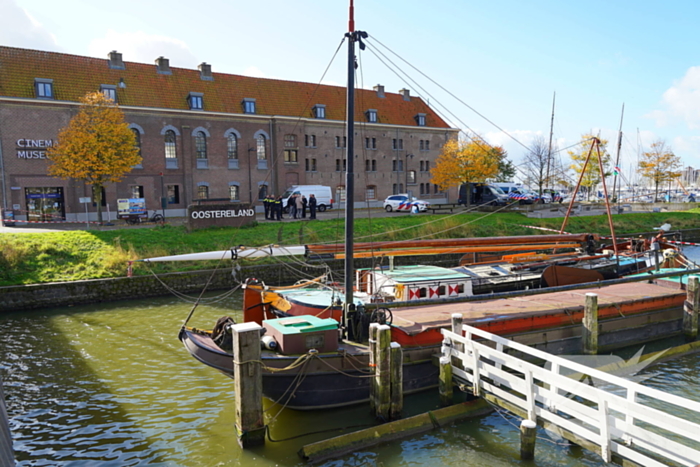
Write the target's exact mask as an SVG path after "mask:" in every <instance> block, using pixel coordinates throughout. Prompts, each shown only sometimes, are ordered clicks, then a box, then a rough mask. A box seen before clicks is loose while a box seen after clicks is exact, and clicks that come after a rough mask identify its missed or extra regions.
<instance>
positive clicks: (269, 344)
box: [260, 336, 277, 350]
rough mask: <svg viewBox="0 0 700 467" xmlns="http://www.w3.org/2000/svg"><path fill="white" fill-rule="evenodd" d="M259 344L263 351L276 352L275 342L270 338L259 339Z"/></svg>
mask: <svg viewBox="0 0 700 467" xmlns="http://www.w3.org/2000/svg"><path fill="white" fill-rule="evenodd" d="M260 343H261V344H262V348H263V349H267V350H277V341H276V340H275V338H274V337H272V336H263V337H262V339H260Z"/></svg>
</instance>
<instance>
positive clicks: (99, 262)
mask: <svg viewBox="0 0 700 467" xmlns="http://www.w3.org/2000/svg"><path fill="white" fill-rule="evenodd" d="M698 212H700V211H698ZM698 212H693V211H686V212H672V213H641V214H624V215H621V216H615V230H616V232H617V233H618V234H625V233H637V232H649V231H651V230H652V228H653V227H656V226H659V225H661V224H663V223H664V222H669V223H670V224H671V225H672V226H673V228H674V229H691V228H698V227H699V226H700V224H699V223H698V217H699V216H698ZM561 223H562V218H553V219H528V218H526V217H524V216H523V215H522V214H519V213H498V214H489V213H473V214H459V215H450V216H424V215H420V216H392V217H381V218H376V219H373V218H371V217H370V218H360V219H356V220H355V241H373V240H375V241H379V240H409V239H418V238H459V237H489V236H503V235H529V234H538V233H541V231H540V230H536V229H532V228H529V227H526V225H528V226H537V227H544V228H550V229H557V230H558V229H559V228H560V227H561ZM566 230H567V231H568V232H573V233H581V232H591V233H600V234H601V235H607V234H608V233H609V228H608V221H607V217H606V216H586V217H576V218H572V219H571V220H570V221H569V223H568V225H567V227H566ZM343 235H344V223H343V220H342V219H336V220H324V221H314V222H284V223H260V224H255V225H253V226H249V227H246V228H242V229H234V228H222V229H207V230H200V231H196V232H192V233H187V232H186V231H185V229H184V228H183V227H172V226H165V227H162V228H160V227H157V228H156V227H154V228H151V229H129V228H126V229H122V230H110V231H66V232H51V233H48V232H47V233H7V234H0V285H16V284H33V283H42V282H55V281H72V280H81V279H98V278H107V277H117V276H123V275H124V274H125V273H126V264H127V262H128V261H130V260H134V259H138V258H147V257H153V256H162V255H171V254H181V253H192V252H198V251H207V250H224V249H228V248H230V247H232V246H238V245H246V246H262V245H269V244H280V245H297V244H309V243H333V242H342V239H343ZM208 266H209V267H211V266H212V264H209V265H205V264H202V263H196V264H192V263H170V264H163V265H159V266H158V269H157V272H166V271H176V270H186V269H202V268H205V267H208ZM134 272H135V274H147V273H148V270H147V269H146V267H145V266H143V265H141V264H139V263H137V264H136V265H135V270H134Z"/></svg>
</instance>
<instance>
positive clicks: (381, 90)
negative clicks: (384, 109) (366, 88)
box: [374, 84, 384, 99]
mask: <svg viewBox="0 0 700 467" xmlns="http://www.w3.org/2000/svg"><path fill="white" fill-rule="evenodd" d="M374 90H375V91H376V92H377V97H381V98H382V99H384V86H382V85H381V84H378V85H376V86H375V87H374Z"/></svg>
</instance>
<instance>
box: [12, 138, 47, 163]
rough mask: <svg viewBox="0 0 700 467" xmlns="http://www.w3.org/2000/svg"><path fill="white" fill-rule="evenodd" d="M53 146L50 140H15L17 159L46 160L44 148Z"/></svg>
mask: <svg viewBox="0 0 700 467" xmlns="http://www.w3.org/2000/svg"><path fill="white" fill-rule="evenodd" d="M51 146H53V140H51V139H27V138H21V139H18V140H17V145H16V147H17V158H18V159H46V148H50V147H51Z"/></svg>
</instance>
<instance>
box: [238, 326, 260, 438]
mask: <svg viewBox="0 0 700 467" xmlns="http://www.w3.org/2000/svg"><path fill="white" fill-rule="evenodd" d="M260 329H261V327H260V325H259V324H257V323H254V322H250V323H241V324H235V325H233V326H231V334H232V336H233V378H234V385H235V390H236V398H235V400H236V424H235V427H236V435H237V437H238V444H239V445H240V446H241V447H242V448H244V449H245V448H249V447H253V446H258V445H261V444H264V443H265V422H264V419H263V406H262V365H261V361H260Z"/></svg>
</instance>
